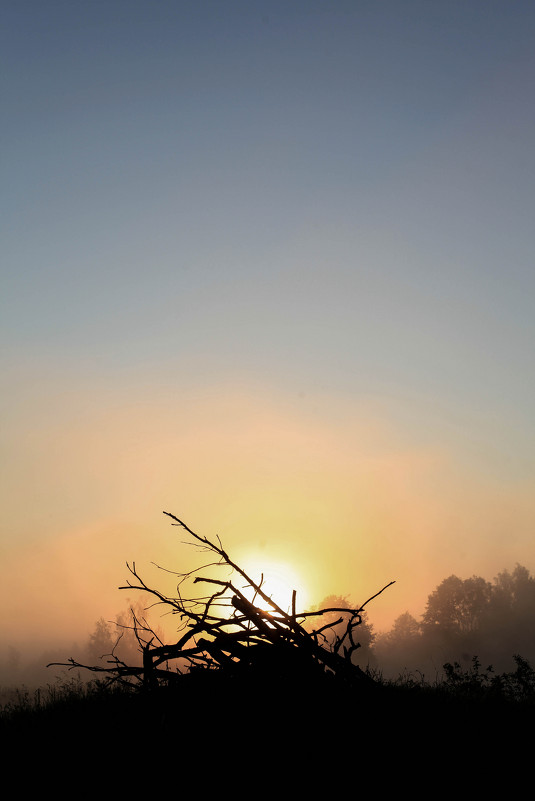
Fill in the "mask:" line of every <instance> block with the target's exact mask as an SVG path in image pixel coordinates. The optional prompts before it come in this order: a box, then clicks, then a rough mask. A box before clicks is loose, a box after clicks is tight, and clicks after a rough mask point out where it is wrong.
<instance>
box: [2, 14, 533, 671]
mask: <svg viewBox="0 0 535 801" xmlns="http://www.w3.org/2000/svg"><path fill="white" fill-rule="evenodd" d="M2 16H3V21H2V30H1V32H0V53H1V56H0V59H1V63H2V68H1V73H2V88H3V98H4V101H3V125H2V153H3V163H2V167H1V171H2V172H1V175H2V186H3V187H4V188H5V191H4V192H3V193H2V199H1V201H0V202H1V214H0V220H1V222H0V235H1V239H2V243H3V244H2V266H1V267H0V278H1V291H0V321H1V322H0V330H1V336H2V342H3V348H2V355H1V357H0V358H1V366H2V369H1V372H0V376H1V377H0V381H1V382H2V383H1V393H0V397H1V402H0V403H1V411H2V427H1V431H0V439H1V452H2V481H1V484H0V503H1V508H2V521H1V526H2V528H1V534H0V571H1V579H2V580H1V582H0V640H1V643H2V648H1V649H0V684H2V685H3V684H5V683H10V682H12V681H17V682H20V681H23V682H26V683H30V681H31V679H30V676H31V677H32V680H33V677H34V676H35V675H37V673H36V672H35V671H36V670H37V667H36V666H37V665H40V664H42V663H45V662H46V661H50V660H51V659H52V661H54V660H55V659H58V660H61V659H64V658H67V657H68V656H70V655H71V652H72V653H73V654H74V653H75V652H79V653H80V654H83V653H85V654H86V656H87V655H88V653H89V652H88V651H87V648H88V643H89V642H90V638H91V636H92V634H94V632H95V625H96V624H97V622H98V621H99V620H101V619H103V620H104V621H105V622H106V621H112V622H113V621H114V620H115V618H116V616H117V615H122V614H123V613H124V612H125V610H126V609H127V608H128V605H129V603H137V602H138V600H139V598H138V596H137V595H136V594H135V593H130V591H124V590H119V589H118V587H119V586H122V585H123V584H124V583H125V581H126V579H127V578H128V570H127V567H126V563H127V562H129V563H130V564H131V563H132V562H134V561H135V562H136V564H137V565H138V567H139V569H140V571H141V572H142V574H143V575H144V576H147V580H148V581H149V583H151V584H152V585H153V586H154V585H158V586H159V585H160V582H162V586H164V587H166V589H167V590H168V591H169V592H172V591H173V578H172V576H171V575H170V574H166V573H164V572H162V571H161V570H158V568H157V567H155V565H154V564H153V563H155V564H156V565H159V566H161V567H164V568H166V569H168V570H176V571H179V572H186V571H188V570H190V569H191V568H192V567H193V566H194V565H195V564H196V560H197V557H198V555H196V554H195V553H194V552H193V551H192V549H191V548H190V547H188V546H186V545H184V544H183V543H182V540H183V538H182V537H181V536H180V533H179V532H177V530H176V529H173V528H172V527H171V525H170V523H169V520H168V519H166V518H164V517H163V515H162V511H164V510H165V511H169V512H172V513H174V514H176V515H178V516H179V517H180V518H181V519H183V520H185V521H186V522H187V523H188V525H190V526H191V527H192V528H193V530H195V531H197V532H199V533H200V534H201V535H203V536H210V537H216V536H219V537H220V538H221V541H222V542H223V544H224V546H225V548H226V549H227V550H228V551H229V553H231V554H232V555H233V556H234V557H235V558H236V560H237V561H238V562H241V561H243V562H244V563H247V564H252V565H255V568H254V569H255V570H262V569H265V570H266V571H271V572H272V573H274V574H275V575H276V576H277V574H280V575H279V576H278V578H279V579H280V576H281V575H282V574H284V573H286V574H287V575H290V576H291V579H289V581H290V582H291V583H292V585H295V586H288V587H286V591H287V593H288V598H289V597H290V594H291V590H292V589H296V590H297V594H298V605H299V601H301V603H302V604H303V606H305V607H311V606H314V605H317V604H320V603H321V602H322V600H323V599H324V598H326V597H328V596H331V595H335V596H337V597H341V598H348V599H350V601H351V603H353V604H355V605H357V606H358V605H359V604H361V603H363V602H364V601H365V600H366V599H367V598H369V597H371V596H372V595H374V594H375V593H376V592H377V591H378V590H379V589H381V587H383V586H385V585H386V584H387V583H389V582H391V581H395V584H393V585H392V587H390V588H389V589H388V591H386V592H385V593H383V594H381V595H380V596H379V597H378V598H377V599H375V600H374V602H373V603H372V604H370V607H369V609H367V612H368V618H367V620H368V622H369V623H371V625H372V626H373V631H374V633H375V635H376V639H375V641H374V644H373V646H371V647H372V651H373V653H374V657H373V659H374V660H376V661H373V660H372V663H373V665H376V664H379V666H380V661H381V658H382V659H383V662H384V664H385V665H388V669H389V670H390V669H391V670H392V671H394V670H396V669H397V665H398V664H401V663H403V664H401V669H403V668H404V667H407V666H408V665H409V663H410V665H411V667H415V666H416V664H413V663H412V662H411V660H412V658H413V656H414V655H415V654H416V655H417V656H418V658H421V660H422V664H423V663H424V662H425V664H426V665H427V666H429V665H430V666H431V667H427V668H426V670H433V667H434V666H435V665H437V664H438V666H439V668H440V667H441V664H440V661H441V659H442V658H444V659H449V658H450V656H449V653H450V651H451V652H457V651H459V650H460V652H461V658H462V659H464V657H463V656H462V655H463V654H464V655H465V656H466V657H467V658H466V660H465V662H466V664H468V665H469V664H470V659H471V657H472V656H473V655H474V654H478V653H479V655H480V656H482V655H483V653H484V652H487V651H488V653H489V659H490V658H492V659H493V660H494V661H496V660H497V664H498V663H499V664H502V663H503V664H505V663H506V662H507V660H509V663H510V660H511V659H512V657H513V653H514V651H513V649H514V648H520V647H521V646H524V645H525V653H523V651H520V653H521V654H522V655H523V656H524V657H525V658H526V659H530V658H532V654H533V655H534V656H535V648H533V643H532V641H531V640H530V637H529V635H528V634H527V633H526V632H527V631H528V629H529V626H530V625H531V622H530V621H531V618H530V617H529V615H530V611H529V610H530V609H531V608H532V607H531V604H532V601H533V599H532V596H531V595H530V593H531V587H532V584H531V583H530V582H531V581H532V576H533V575H534V574H535V538H534V537H533V531H534V523H535V491H534V490H535V427H534V421H533V409H534V408H535V369H534V368H535V363H534V349H533V342H534V341H535V308H534V299H535V270H534V269H533V253H534V250H535V248H534V246H535V241H534V239H535V233H534V228H533V219H534V211H535V209H534V197H533V174H534V171H535V161H534V149H533V141H534V136H535V103H534V102H533V100H534V98H533V87H534V86H535V55H534V50H533V41H534V36H535V7H534V6H533V4H532V3H529V2H527V1H526V2H524V0H520V1H519V2H514V3H511V2H505V0H503V1H502V0H498V2H493V3H488V2H483V1H482V0H468V2H457V0H451V1H450V2H444V3H442V2H437V3H423V2H420V0H407V2H404V3H399V2H394V1H393V0H386V2H381V3H375V2H367V0H355V1H354V2H353V1H351V2H349V0H334V2H330V3H324V2H321V0H307V2H304V1H303V2H301V0H296V2H292V3H287V2H279V0H269V1H267V0H266V1H265V2H264V0H258V2H251V3H244V2H241V1H240V0H229V2H225V3H220V2H215V0H198V2H195V3H190V2H159V3H156V4H155V3H149V2H147V0H131V1H129V2H127V0H109V1H107V2H105V3H104V2H102V3H101V2H93V3H76V2H73V3H66V2H62V0H48V2H46V3H43V2H38V0H27V2H15V1H14V0H7V2H5V3H4V4H3V14H2ZM260 565H262V567H259V566H260ZM517 565H520V566H521V567H522V568H524V569H525V571H527V574H522V575H523V576H524V578H525V581H524V583H523V584H522V582H520V584H519V585H518V587H520V589H519V590H518V592H519V595H518V597H517V595H515V594H514V592H513V591H512V590H511V591H510V592H509V591H508V592H509V596H508V598H509V600H508V601H507V603H508V604H509V606H508V607H507V604H506V601H505V600H504V598H503V597H502V596H500V598H499V599H498V598H497V596H496V594H495V593H496V592H497V588H499V587H500V586H501V584H500V580H499V579H498V577H499V576H500V575H502V579H503V575H504V571H507V572H508V575H510V576H513V575H515V573H514V571H515V570H516V566H517ZM451 576H456V577H457V578H458V579H460V580H461V581H462V582H466V581H468V580H469V579H471V578H472V577H474V576H476V577H480V578H482V579H483V580H484V582H487V583H488V584H489V585H491V589H492V591H491V590H488V588H487V589H486V590H484V599H483V600H482V601H481V604H482V606H481V608H480V609H479V612H478V613H477V615H476V618H477V626H476V625H475V623H474V631H472V632H471V635H472V634H473V635H474V637H473V638H472V640H470V641H468V640H467V641H466V642H465V641H464V640H463V643H462V644H461V641H460V640H458V641H457V640H456V641H455V644H454V646H453V645H452V644H451V642H450V643H449V645H448V646H447V647H446V646H444V647H442V646H443V645H444V642H443V641H442V640H440V642H438V641H436V642H434V644H433V647H431V644H430V640H429V639H427V640H426V641H425V643H424V641H423V640H418V643H417V644H415V643H414V642H412V644H411V643H409V645H410V648H409V650H408V651H407V652H406V653H405V652H404V651H403V648H402V647H401V646H400V645H399V643H398V644H397V645H396V649H397V651H396V655H395V658H394V655H393V653H394V651H393V650H392V649H394V650H395V648H394V645H393V644H392V640H388V639H385V637H387V636H389V635H390V634H391V632H392V631H394V632H395V631H396V630H397V629H399V628H400V626H399V625H398V626H397V629H396V622H398V623H399V618H400V616H403V615H405V613H409V615H410V616H411V617H412V618H413V619H414V620H415V621H416V623H417V624H418V625H419V624H420V623H421V622H422V616H424V615H425V613H426V608H427V604H428V600H429V597H430V596H431V595H432V594H433V593H434V592H435V590H436V589H437V588H438V587H439V586H440V585H441V583H442V582H443V581H444V580H446V579H448V578H449V577H451ZM518 576H520V574H517V577H518ZM502 584H503V581H502ZM175 586H176V581H175ZM462 586H463V587H464V589H465V590H466V589H467V588H468V585H462ZM485 586H486V585H485ZM522 588H524V589H522ZM502 589H503V587H502ZM487 590H488V594H487V595H485V592H487ZM277 591H279V590H277ZM515 592H516V590H515ZM489 593H490V594H489ZM493 593H494V594H493ZM522 593H524V595H523V594H522ZM461 594H462V593H461ZM518 598H524V599H525V598H528V599H531V600H528V601H527V602H526V603H527V607H528V608H527V611H526V609H524V608H523V607H522V604H523V603H524V601H522V602H520V601H519V600H518ZM492 604H498V607H499V608H500V610H501V612H500V615H501V617H500V621H501V622H500V626H501V627H502V628H501V629H500V631H501V632H502V634H503V637H504V638H505V639H503V643H504V645H503V650H502V648H501V646H500V645H499V643H498V639H499V638H497V639H496V642H494V644H492V647H491V643H492V639H493V638H492V634H491V631H492V624H491V623H490V622H489V621H492V620H494V621H495V625H496V626H498V624H497V622H496V620H497V618H496V617H495V616H494V617H493V614H490V613H491V611H492V610H494V606H492ZM500 604H501V606H500ZM519 604H520V606H519ZM491 607H492V609H491ZM521 607H522V610H523V611H520V610H521ZM507 609H508V610H509V611H508V612H507V613H506V612H505V611H504V610H507ZM482 610H483V611H482ZM472 611H473V610H472ZM494 611H495V610H494ZM151 614H153V615H154V617H153V618H152V619H153V621H154V624H155V625H162V626H164V627H166V626H167V627H168V628H167V629H166V632H167V633H168V635H169V637H171V638H172V637H173V636H174V633H175V632H176V628H175V630H173V627H172V625H170V622H169V620H165V619H164V620H163V621H160V620H159V619H158V616H157V612H153V613H151ZM478 615H479V616H478ZM476 618H474V619H476ZM404 621H405V624H407V625H406V626H405V628H403V629H402V634H403V636H404V637H405V636H407V637H409V639H410V636H412V635H411V631H412V634H413V635H416V634H418V636H422V637H423V636H424V634H425V633H423V632H422V631H420V630H419V629H418V630H415V629H414V627H413V624H412V623H411V620H410V619H409V618H405V619H404ZM504 621H507V624H506V623H505V622H504ZM508 626H509V629H510V632H509V633H510V634H511V636H509V635H508V636H507V637H506V631H507V628H508ZM411 627H412V628H411ZM489 627H490V628H489ZM498 628H499V627H498ZM476 630H477V631H476ZM511 632H512V633H511ZM398 634H399V630H398ZM457 634H459V636H461V634H462V637H461V639H462V638H463V637H465V635H466V634H467V633H466V631H464V630H462V631H461V632H460V633H459V632H457ZM476 634H477V636H476ZM500 636H501V635H500ZM425 637H427V638H428V637H429V631H427V634H425ZM474 638H475V639H474ZM478 638H479V639H478ZM437 642H438V644H437ZM388 643H389V644H388ZM424 645H425V647H424ZM387 646H388V648H387ZM398 646H399V647H398ZM450 646H451V647H450ZM84 649H85V651H84ZM381 649H382V653H383V656H382V657H381V656H380V653H381ZM385 649H386V650H388V649H390V650H389V653H388V655H387V654H386V650H385ZM411 649H412V650H411ZM493 649H494V651H493ZM506 651H511V653H506ZM409 652H410V653H409ZM363 653H364V649H363ZM370 653H371V652H370ZM430 654H431V655H430ZM93 656H94V653H93ZM451 658H452V659H453V658H456V657H455V655H453V656H451ZM417 661H418V660H417V659H415V660H414V662H415V663H416V662H417ZM463 664H464V663H463ZM500 669H502V668H500ZM503 669H508V668H503Z"/></svg>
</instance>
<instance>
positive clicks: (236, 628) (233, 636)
mask: <svg viewBox="0 0 535 801" xmlns="http://www.w3.org/2000/svg"><path fill="white" fill-rule="evenodd" d="M164 514H165V515H167V516H168V517H170V518H171V519H172V521H173V525H175V526H179V527H180V528H182V529H183V530H185V531H186V532H187V533H188V535H189V536H190V537H191V539H192V541H193V542H190V543H189V544H194V545H196V546H197V547H198V548H199V549H200V550H201V551H203V552H207V553H209V554H210V555H211V557H214V558H215V561H211V562H210V563H209V564H205V565H203V567H202V568H198V569H196V570H193V571H190V572H189V573H174V575H176V576H177V577H178V584H177V593H176V596H174V597H170V596H167V595H165V594H163V593H161V592H160V591H159V590H157V589H154V588H152V587H149V586H148V585H147V584H146V583H145V582H144V581H143V579H142V578H141V576H140V575H139V573H138V571H137V569H136V565H135V563H133V564H132V565H129V564H128V563H127V567H128V569H129V571H130V574H131V576H132V578H131V579H130V580H129V581H128V582H127V585H126V586H124V587H120V589H128V590H132V589H135V590H141V591H143V592H145V593H148V594H149V595H151V596H153V598H155V599H156V600H155V601H154V602H153V603H152V604H151V606H155V605H163V606H164V607H166V608H167V612H171V613H172V614H174V615H177V616H178V618H179V620H180V623H179V627H178V634H179V637H178V640H177V641H176V642H174V643H172V644H166V643H164V642H163V641H162V640H161V638H160V637H159V636H158V635H157V634H156V632H155V631H154V630H153V628H152V627H151V626H150V625H149V624H148V623H147V621H146V620H145V619H139V618H138V617H137V616H136V615H135V614H134V613H132V616H133V622H132V626H131V627H130V628H132V629H133V631H134V633H135V636H136V638H137V641H138V644H139V650H140V653H141V660H140V664H138V665H127V664H125V663H124V662H123V661H121V660H120V659H119V658H118V656H116V655H115V653H114V651H115V649H114V651H112V653H111V654H108V655H107V661H106V662H105V663H104V664H103V665H99V666H96V665H85V664H82V663H80V662H78V661H76V660H74V659H72V658H71V659H69V661H68V663H63V664H64V665H68V666H69V667H70V668H71V669H72V668H84V669H87V670H90V671H93V672H98V673H105V674H106V676H107V681H109V682H121V683H127V684H129V685H130V686H132V685H134V686H141V687H143V688H146V689H152V688H156V687H159V686H169V685H173V684H175V683H176V682H179V681H181V680H183V679H184V678H185V677H186V676H192V675H198V674H199V672H200V671H203V676H204V675H205V673H204V672H205V671H211V672H212V673H214V671H217V673H218V675H219V676H224V677H227V678H230V679H232V678H234V677H240V678H242V679H243V678H246V679H247V678H250V677H251V676H256V677H257V676H259V675H260V674H261V675H262V676H263V677H264V678H270V679H276V678H283V679H285V680H286V679H288V678H295V679H299V681H303V679H306V678H307V677H308V678H312V677H316V676H334V677H335V678H337V679H339V680H340V681H342V682H343V683H344V685H350V686H362V684H363V683H372V681H373V680H372V679H371V678H370V676H369V675H368V674H367V673H365V672H364V671H363V670H362V669H361V668H360V667H359V666H358V665H356V664H354V662H353V655H354V653H355V651H356V650H357V649H358V648H359V647H360V644H359V642H358V639H357V629H358V626H359V625H360V624H361V623H362V614H363V611H364V609H365V607H366V606H367V604H368V603H369V602H370V601H372V600H373V599H374V598H376V597H377V596H378V595H380V594H381V593H382V592H383V591H384V590H385V589H386V588H387V587H389V586H390V585H391V584H393V583H394V582H390V583H389V584H387V585H386V586H385V587H383V588H382V589H381V590H380V591H379V592H377V593H375V595H373V596H372V597H371V598H369V599H368V600H367V601H366V602H365V603H363V604H362V605H361V606H360V607H359V608H358V609H348V608H344V607H328V608H325V609H319V610H316V611H306V612H300V613H298V612H297V610H296V591H295V590H294V591H293V593H292V604H291V610H289V611H285V610H283V609H282V608H281V607H280V606H279V605H278V604H277V603H276V602H275V601H274V600H273V599H272V598H271V597H270V596H269V595H268V594H267V592H266V591H265V590H264V588H263V586H264V580H263V577H261V578H260V580H259V581H258V582H256V581H255V580H253V579H252V578H251V577H250V576H249V575H247V573H246V572H245V571H244V570H243V569H242V568H241V567H240V566H239V565H238V564H236V563H235V562H234V561H233V560H232V559H231V558H230V556H229V554H228V553H227V552H226V551H225V550H224V548H223V546H222V544H221V541H220V540H219V538H217V541H215V542H214V541H211V540H209V539H208V538H206V537H201V536H199V535H198V534H196V533H195V532H194V531H192V530H191V529H190V528H189V527H188V526H187V525H186V524H185V523H184V522H183V521H182V520H180V519H179V518H178V517H175V515H173V514H171V513H169V512H164ZM216 567H217V568H223V569H225V572H226V573H227V575H230V578H224V579H218V578H212V577H207V576H204V575H199V574H200V573H201V572H204V571H205V570H206V569H207V568H216ZM188 582H193V584H195V585H200V586H202V587H203V589H206V592H205V593H203V594H201V595H199V596H195V597H189V595H188V596H184V595H183V591H184V586H185V584H187V583H188ZM327 617H328V618H329V622H327V623H325V622H324V621H325V620H326V619H327ZM55 664H58V663H55Z"/></svg>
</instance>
